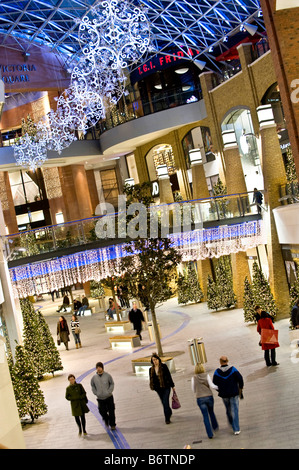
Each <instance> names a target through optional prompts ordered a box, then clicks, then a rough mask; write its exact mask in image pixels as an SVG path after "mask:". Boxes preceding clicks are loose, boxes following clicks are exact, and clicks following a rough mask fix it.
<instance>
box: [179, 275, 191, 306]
mask: <svg viewBox="0 0 299 470" xmlns="http://www.w3.org/2000/svg"><path fill="white" fill-rule="evenodd" d="M177 286H178V303H179V304H186V303H188V301H189V296H188V295H187V280H186V275H185V273H184V274H181V273H179V275H178V281H177Z"/></svg>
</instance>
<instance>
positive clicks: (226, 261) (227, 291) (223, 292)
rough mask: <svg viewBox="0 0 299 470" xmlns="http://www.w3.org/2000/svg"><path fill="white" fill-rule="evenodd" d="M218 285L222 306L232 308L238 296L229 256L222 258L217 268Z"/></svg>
mask: <svg viewBox="0 0 299 470" xmlns="http://www.w3.org/2000/svg"><path fill="white" fill-rule="evenodd" d="M215 273H216V284H217V291H218V296H219V298H220V304H221V306H222V307H225V308H230V307H231V306H233V305H235V303H236V295H235V293H234V291H233V274H232V269H231V264H230V257H229V256H221V257H220V258H219V260H218V263H217V266H216V268H215Z"/></svg>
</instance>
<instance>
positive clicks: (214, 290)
mask: <svg viewBox="0 0 299 470" xmlns="http://www.w3.org/2000/svg"><path fill="white" fill-rule="evenodd" d="M207 305H208V308H209V309H211V310H216V312H217V310H219V308H221V306H222V305H221V301H220V296H219V294H218V287H217V284H216V282H215V281H214V280H213V279H212V277H211V276H210V274H208V283H207Z"/></svg>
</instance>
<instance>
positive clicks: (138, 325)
mask: <svg viewBox="0 0 299 470" xmlns="http://www.w3.org/2000/svg"><path fill="white" fill-rule="evenodd" d="M128 318H129V321H130V322H131V323H133V327H134V330H136V335H138V336H139V337H140V339H142V337H141V330H142V322H144V321H145V320H144V316H143V313H142V311H141V310H140V309H139V308H138V307H137V304H136V302H133V308H132V309H131V310H130V312H129V315H128Z"/></svg>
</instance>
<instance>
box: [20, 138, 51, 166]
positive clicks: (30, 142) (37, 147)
mask: <svg viewBox="0 0 299 470" xmlns="http://www.w3.org/2000/svg"><path fill="white" fill-rule="evenodd" d="M13 149H14V156H15V159H16V162H17V165H20V166H23V167H25V168H29V169H30V170H31V171H35V170H36V169H37V168H38V167H40V166H41V165H42V164H43V163H44V162H45V160H47V144H46V141H45V140H38V139H37V136H30V135H28V134H25V135H24V136H22V137H20V140H19V142H18V143H17V144H15V145H13Z"/></svg>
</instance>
